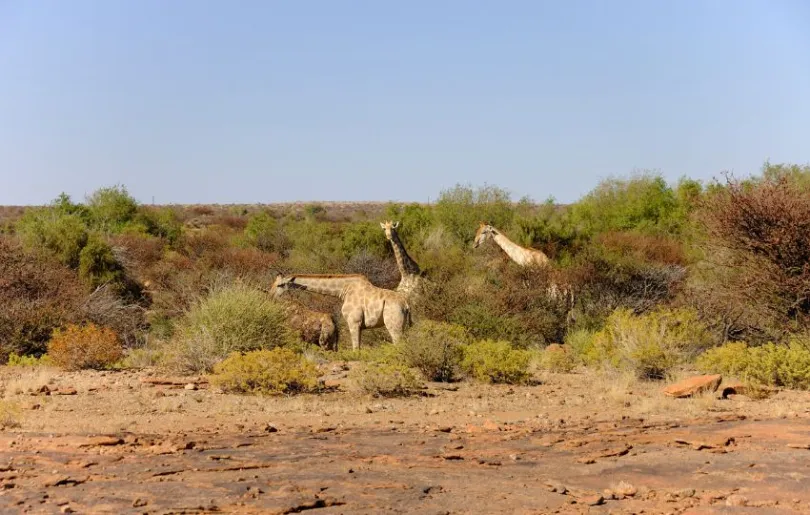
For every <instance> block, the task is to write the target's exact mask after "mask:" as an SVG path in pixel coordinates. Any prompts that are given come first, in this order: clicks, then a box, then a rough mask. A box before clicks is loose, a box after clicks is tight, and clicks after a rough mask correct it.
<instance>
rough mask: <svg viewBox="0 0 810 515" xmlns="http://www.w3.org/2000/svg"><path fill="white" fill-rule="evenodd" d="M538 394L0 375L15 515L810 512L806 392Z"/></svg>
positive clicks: (470, 388) (600, 388) (586, 378)
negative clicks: (280, 394)
mask: <svg viewBox="0 0 810 515" xmlns="http://www.w3.org/2000/svg"><path fill="white" fill-rule="evenodd" d="M330 366H332V365H330ZM345 368H346V367H345V366H339V367H335V368H334V370H333V373H332V376H331V377H330V381H331V382H333V383H334V384H337V385H340V384H341V381H342V380H343V376H344V372H345V370H344V369H345ZM540 379H541V381H540V384H538V385H536V386H525V387H508V386H481V385H474V384H467V383H459V384H454V385H438V384H433V385H431V386H430V388H429V389H428V390H427V391H426V392H425V395H424V396H421V397H418V398H411V399H372V398H368V397H363V396H358V395H355V394H352V393H348V392H345V391H336V392H332V393H327V394H321V395H307V396H299V397H294V398H261V397H243V396H236V395H227V394H222V393H218V392H216V391H214V390H212V389H210V388H208V387H207V385H206V383H205V382H204V381H203V380H200V379H195V378H183V379H171V378H162V377H159V376H156V375H155V373H154V372H149V371H145V372H138V373H133V372H118V373H113V372H106V373H105V372H100V373H95V372H91V373H88V372H82V373H62V372H58V371H54V370H51V369H47V368H37V369H24V368H5V369H3V370H0V381H2V383H1V384H2V389H3V400H2V405H0V422H2V423H3V424H5V429H4V430H3V432H2V433H1V434H0V486H2V489H0V511H1V512H2V513H71V512H75V513H116V514H118V513H122V514H123V513H150V514H153V513H154V514H168V513H279V514H281V513H299V512H304V511H310V510H317V512H318V513H323V514H327V513H381V512H392V513H426V514H438V513H454V514H455V513H677V514H681V513H692V514H697V513H737V512H739V513H748V512H756V513H810V395H809V394H807V393H801V392H789V391H782V392H776V393H774V394H773V395H772V396H771V397H769V398H767V399H763V400H753V399H750V398H747V397H745V396H742V395H731V396H730V397H729V398H726V399H720V398H718V397H719V396H720V395H719V392H720V391H721V390H722V387H721V390H718V391H717V392H715V393H704V394H700V395H697V396H694V397H692V398H686V399H675V398H670V397H668V396H666V395H664V394H663V393H662V392H661V386H662V385H660V384H650V383H640V382H636V381H634V380H633V379H631V378H628V377H624V376H608V375H597V374H592V373H587V374H586V373H583V374H560V375H557V374H551V375H546V376H544V377H541V378H540Z"/></svg>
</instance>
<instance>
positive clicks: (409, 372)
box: [349, 362, 424, 397]
mask: <svg viewBox="0 0 810 515" xmlns="http://www.w3.org/2000/svg"><path fill="white" fill-rule="evenodd" d="M349 379H350V381H351V383H352V385H353V388H354V389H355V391H357V392H359V393H364V394H368V395H372V396H374V397H407V396H410V395H416V394H418V393H419V392H420V391H421V390H422V389H423V388H424V383H423V381H422V378H420V377H419V374H418V373H417V372H415V371H414V370H413V369H411V368H408V367H406V366H404V365H397V364H390V363H377V362H370V363H364V364H363V365H360V366H358V367H355V368H353V369H352V370H351V372H349Z"/></svg>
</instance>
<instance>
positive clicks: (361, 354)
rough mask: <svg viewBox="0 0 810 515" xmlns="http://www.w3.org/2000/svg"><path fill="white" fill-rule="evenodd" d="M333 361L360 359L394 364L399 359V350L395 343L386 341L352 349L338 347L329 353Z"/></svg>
mask: <svg viewBox="0 0 810 515" xmlns="http://www.w3.org/2000/svg"><path fill="white" fill-rule="evenodd" d="M329 356H330V357H331V358H332V360H334V361H362V362H366V363H388V364H396V363H398V362H400V361H401V357H400V351H399V348H398V347H397V346H396V345H393V344H390V343H386V344H382V345H375V346H366V345H363V347H361V348H359V349H357V350H354V349H340V350H338V351H336V352H333V353H329Z"/></svg>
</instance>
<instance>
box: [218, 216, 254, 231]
mask: <svg viewBox="0 0 810 515" xmlns="http://www.w3.org/2000/svg"><path fill="white" fill-rule="evenodd" d="M247 223H248V219H247V218H246V217H244V216H240V215H234V214H231V213H218V214H215V215H214V216H213V217H212V218H211V221H210V224H211V225H221V226H223V227H227V228H229V229H238V230H240V231H241V230H243V229H244V228H245V226H247Z"/></svg>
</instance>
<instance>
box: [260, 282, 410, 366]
mask: <svg viewBox="0 0 810 515" xmlns="http://www.w3.org/2000/svg"><path fill="white" fill-rule="evenodd" d="M289 290H304V291H311V292H314V293H320V294H321V295H329V296H332V297H338V298H339V299H341V300H342V301H343V304H342V306H341V309H340V311H341V314H342V315H343V319H344V320H345V321H346V325H348V326H349V333H350V334H351V338H352V349H354V350H357V349H359V348H360V332H361V331H362V330H363V329H373V328H377V327H383V326H385V328H386V329H388V334H390V335H391V340H392V341H393V342H394V343H398V342H399V341H400V339H401V338H402V335H403V333H404V332H405V329H406V328H407V327H408V326H409V325H410V323H411V308H410V305H409V304H408V299H407V297H406V296H405V294H403V293H400V292H397V291H393V290H386V289H384V288H379V287H377V286H374V285H373V284H371V282H370V281H369V280H368V279H367V278H366V276H364V275H359V274H293V275H278V276H276V280H275V281H274V282H273V286H272V288H271V289H270V291H271V293H272V294H273V296H274V297H279V296H280V295H282V294H283V293H284V292H286V291H289Z"/></svg>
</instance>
